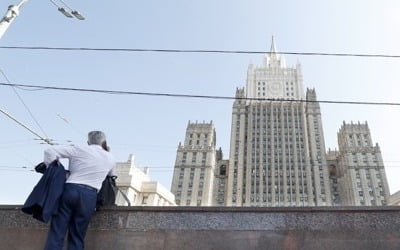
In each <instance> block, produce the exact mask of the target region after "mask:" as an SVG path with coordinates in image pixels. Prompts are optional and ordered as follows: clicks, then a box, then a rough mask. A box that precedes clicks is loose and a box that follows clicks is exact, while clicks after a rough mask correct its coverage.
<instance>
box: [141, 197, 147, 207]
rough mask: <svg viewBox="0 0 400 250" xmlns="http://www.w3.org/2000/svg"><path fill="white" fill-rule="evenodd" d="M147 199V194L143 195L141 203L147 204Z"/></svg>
mask: <svg viewBox="0 0 400 250" xmlns="http://www.w3.org/2000/svg"><path fill="white" fill-rule="evenodd" d="M147 199H148V196H143V199H142V204H143V205H145V204H147Z"/></svg>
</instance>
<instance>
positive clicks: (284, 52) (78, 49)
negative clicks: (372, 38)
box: [0, 46, 400, 58]
mask: <svg viewBox="0 0 400 250" xmlns="http://www.w3.org/2000/svg"><path fill="white" fill-rule="evenodd" d="M0 49H18V50H59V51H102V52H156V53H213V54H215V53H218V54H270V53H271V52H269V51H250V50H206V49H145V48H88V47H86V48H85V47H47V46H0ZM273 53H275V54H281V55H300V56H339V57H376V58H400V55H390V54H359V53H324V52H291V51H281V52H273Z"/></svg>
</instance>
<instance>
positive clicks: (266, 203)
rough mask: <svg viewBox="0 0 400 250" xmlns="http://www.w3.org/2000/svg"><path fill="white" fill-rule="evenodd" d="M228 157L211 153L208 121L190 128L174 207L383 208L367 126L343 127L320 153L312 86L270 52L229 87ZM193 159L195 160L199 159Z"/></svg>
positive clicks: (180, 155)
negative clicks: (232, 94) (241, 84)
mask: <svg viewBox="0 0 400 250" xmlns="http://www.w3.org/2000/svg"><path fill="white" fill-rule="evenodd" d="M230 139H231V140H230V155H229V159H228V160H226V159H223V155H222V150H221V149H219V150H216V148H215V145H216V136H215V129H214V126H213V124H212V123H190V122H189V124H188V127H187V130H186V139H185V143H184V144H183V145H181V144H179V147H178V152H177V157H176V163H175V170H174V176H173V183H172V192H173V193H174V194H175V196H176V203H177V204H178V205H190V206H196V205H197V206H200V205H214V206H238V207H239V206H263V207H276V206H279V207H291V206H341V205H356V206H358V205H366V206H368V205H369V206H373V205H386V204H387V203H388V198H389V189H388V184H387V180H386V174H385V170H384V166H383V160H382V156H381V153H380V149H379V146H378V145H376V146H373V145H372V141H371V136H370V132H369V128H368V126H367V124H365V125H364V124H345V123H344V124H343V126H342V128H341V129H340V131H339V133H338V142H339V151H337V150H329V151H328V152H326V150H325V139H324V132H323V128H322V120H321V109H320V106H319V103H318V101H317V95H316V92H315V90H314V89H307V90H306V92H305V93H304V92H303V77H302V74H301V66H300V64H299V63H297V64H296V65H295V66H294V67H288V66H286V64H285V60H284V58H283V56H282V55H280V54H279V53H278V52H277V50H276V47H275V41H274V38H272V44H271V49H270V52H269V53H266V54H265V55H264V60H263V63H262V64H261V65H260V66H254V65H253V63H250V65H249V67H248V69H247V82H246V87H245V88H238V89H237V90H236V100H235V101H234V103H233V108H232V124H231V138H230ZM200 158H201V160H200Z"/></svg>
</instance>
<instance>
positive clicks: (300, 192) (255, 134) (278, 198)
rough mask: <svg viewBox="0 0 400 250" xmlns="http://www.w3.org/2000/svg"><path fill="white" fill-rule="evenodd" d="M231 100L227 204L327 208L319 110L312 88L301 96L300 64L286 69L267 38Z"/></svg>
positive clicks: (328, 203)
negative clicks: (260, 57)
mask: <svg viewBox="0 0 400 250" xmlns="http://www.w3.org/2000/svg"><path fill="white" fill-rule="evenodd" d="M236 98H237V99H236V100H235V102H234V104H233V111H232V127H231V143H230V157H229V164H230V165H229V173H228V185H227V194H226V196H227V198H226V205H227V206H325V205H331V204H332V199H331V198H332V197H331V192H330V188H329V175H328V169H327V163H326V156H325V142H324V136H323V130H322V122H321V112H320V107H319V104H318V102H316V101H317V97H316V94H315V91H314V90H307V93H306V97H305V98H304V94H303V84H302V74H301V67H300V64H297V65H296V66H295V67H287V66H286V65H285V62H284V58H283V57H282V56H281V55H279V54H278V53H277V51H276V47H275V43H274V40H272V45H271V50H270V52H269V53H267V54H266V55H265V56H264V62H263V64H262V65H260V66H258V67H256V66H254V65H253V64H250V65H249V67H248V70H247V84H246V88H245V89H238V90H237V91H236ZM243 98H246V99H243ZM304 100H306V101H307V102H304Z"/></svg>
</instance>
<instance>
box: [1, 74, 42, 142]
mask: <svg viewBox="0 0 400 250" xmlns="http://www.w3.org/2000/svg"><path fill="white" fill-rule="evenodd" d="M0 72H1V74H2V75H3V76H4V78H5V79H6V81H7V82H8V83H9V84H11V81H10V80H9V79H8V77H7V75H6V73H5V72H4V71H3V70H2V69H1V68H0ZM11 88H12V90H13V91H14V93H15V94H16V95H17V97H18V99H19V100H20V101H21V103H22V104H23V105H24V107H25V109H26V110H27V111H28V113H29V115H30V116H31V118H32V119H33V121H34V122H35V123H36V125H37V126H38V127H39V129H40V131H42V133H43V134H44V135H45V136H46V138H49V136H48V135H47V134H46V132H44V129H43V127H42V126H41V125H40V124H39V122H38V121H37V119H36V118H35V116H34V115H33V113H32V111H31V110H30V108H29V107H28V105H26V103H25V102H24V100H23V99H22V97H21V96H20V95H19V94H18V92H17V90H16V89H15V87H14V86H11Z"/></svg>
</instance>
